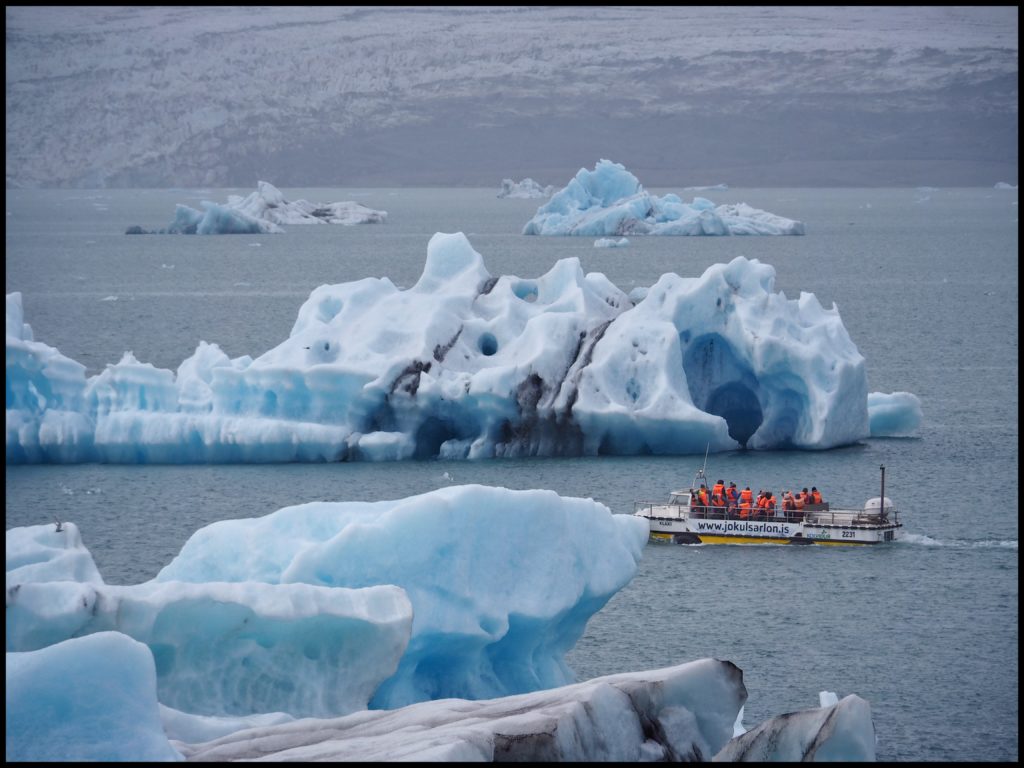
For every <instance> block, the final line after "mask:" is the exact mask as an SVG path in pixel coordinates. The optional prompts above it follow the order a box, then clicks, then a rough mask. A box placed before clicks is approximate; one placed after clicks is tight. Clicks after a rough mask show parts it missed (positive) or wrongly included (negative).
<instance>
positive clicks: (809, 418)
mask: <svg viewBox="0 0 1024 768" xmlns="http://www.w3.org/2000/svg"><path fill="white" fill-rule="evenodd" d="M774 280H775V271H774V269H772V267H770V266H769V265H767V264H761V263H759V262H758V261H756V260H748V259H745V258H743V257H738V258H736V259H734V260H733V261H732V262H730V263H729V264H716V265H713V266H711V267H710V268H708V269H707V271H706V272H705V273H704V274H703V275H702V276H701V277H689V278H686V277H680V276H679V275H676V274H666V275H663V276H662V277H661V279H660V280H658V282H657V283H655V284H654V285H653V286H651V287H650V288H648V289H640V290H636V291H634V292H633V293H632V294H631V295H626V294H625V293H623V292H622V291H621V290H619V289H618V288H616V287H615V286H614V285H613V284H612V283H611V282H610V281H609V280H608V279H607V278H606V277H605V276H604V275H603V274H600V273H590V274H584V272H583V270H582V268H581V266H580V263H579V261H578V260H577V259H575V258H572V259H564V260H562V261H559V262H558V263H557V264H555V266H554V267H553V268H552V269H551V270H550V271H549V272H548V273H547V274H545V275H543V276H541V277H539V278H519V277H514V276H503V277H492V276H491V275H490V274H489V273H488V272H487V270H486V269H485V268H484V265H483V260H482V258H481V256H480V254H478V253H477V252H476V251H475V250H473V248H472V247H471V245H470V244H469V242H468V240H467V239H466V238H465V237H464V236H463V235H462V234H461V233H458V234H453V235H444V234H436V235H435V236H434V237H433V238H432V239H431V241H430V244H429V246H428V248H427V260H426V266H425V268H424V271H423V274H422V276H421V277H420V279H419V281H418V282H417V283H416V284H415V285H414V286H413V287H412V288H409V289H406V290H401V289H399V288H397V287H396V286H395V285H394V284H393V283H392V282H391V281H390V280H388V279H387V278H382V279H371V278H367V279H364V280H358V281H355V282H351V283H343V284H340V285H322V286H320V287H319V288H317V289H316V290H314V291H313V292H312V294H311V295H310V297H309V299H307V300H306V302H305V303H304V304H303V305H302V307H301V308H300V309H299V313H298V317H297V319H296V321H295V325H294V327H293V329H292V331H291V335H290V337H289V338H288V339H287V340H285V341H284V342H282V343H281V344H279V345H278V346H277V347H275V348H273V349H271V350H269V351H267V352H265V353H264V354H262V355H261V356H259V357H257V358H256V359H255V360H254V359H252V358H250V357H248V356H243V357H240V358H235V359H230V358H228V356H227V355H226V354H224V352H222V351H221V350H220V348H219V347H217V346H216V345H215V344H208V343H206V342H201V343H200V344H199V346H198V348H197V349H196V351H195V353H194V354H193V355H192V356H191V357H189V358H188V359H187V360H185V361H184V362H183V363H181V365H180V366H178V369H177V371H176V372H175V371H171V370H167V369H160V368H155V367H154V366H152V365H150V364H148V363H143V362H140V361H138V360H137V359H135V357H134V356H133V355H132V354H131V353H130V352H128V353H125V355H124V357H123V358H122V360H121V361H120V362H118V363H116V364H108V365H107V367H106V370H104V371H103V372H101V373H99V374H97V375H95V376H92V377H89V378H87V377H86V376H85V368H84V366H82V365H80V364H79V363H77V362H75V361H74V360H71V359H69V358H67V357H65V356H63V355H62V354H60V352H59V351H58V350H56V349H54V348H53V347H50V346H48V345H46V344H44V343H41V342H38V341H35V340H34V339H33V337H32V330H31V328H30V327H29V326H28V325H27V324H26V323H25V322H24V317H23V312H22V306H21V295H20V294H18V293H12V294H8V296H7V375H6V389H7V410H6V423H7V439H6V455H7V462H8V463H26V462H27V463H35V462H86V461H100V462H113V463H146V462H159V463H188V462H282V461H344V460H397V459H408V458H431V457H443V458H449V459H462V458H470V459H478V458H491V457H516V456H580V455H586V456H593V455H605V454H618V455H635V454H703V453H704V451H705V450H706V449H708V448H710V450H711V451H724V450H732V449H735V448H737V447H740V446H746V447H747V448H750V449H758V450H773V449H792V448H796V449H812V450H817V449H827V448H832V447H834V446H840V445H846V444H851V443H854V442H857V441H859V440H861V439H864V438H867V437H869V436H870V435H871V425H870V422H869V417H870V410H871V404H872V401H871V400H869V397H868V395H869V393H868V389H867V376H866V372H865V366H864V359H863V357H862V356H861V355H860V353H859V352H858V351H857V348H856V346H855V345H854V343H853V342H852V341H851V339H850V337H849V335H848V334H847V332H846V329H845V328H844V327H843V323H842V320H841V319H840V317H839V312H838V310H837V309H836V308H835V307H833V308H832V309H825V308H823V307H822V306H821V305H820V304H819V303H818V300H817V299H816V298H815V297H814V295H813V294H809V293H801V295H800V297H799V298H797V299H787V298H786V297H785V296H784V295H783V294H781V293H778V292H776V291H775V290H774ZM876 402H877V404H878V407H879V408H884V409H885V411H886V415H885V417H884V418H879V419H878V424H879V425H880V427H886V428H891V427H894V426H901V427H907V426H908V425H911V424H913V423H914V419H913V418H911V419H907V418H903V417H901V413H903V414H905V413H906V412H908V411H912V412H915V413H916V412H917V411H918V410H919V404H918V403H917V398H916V397H914V396H913V395H911V394H909V393H900V395H899V398H893V397H891V396H882V397H880V398H879V399H877V400H876Z"/></svg>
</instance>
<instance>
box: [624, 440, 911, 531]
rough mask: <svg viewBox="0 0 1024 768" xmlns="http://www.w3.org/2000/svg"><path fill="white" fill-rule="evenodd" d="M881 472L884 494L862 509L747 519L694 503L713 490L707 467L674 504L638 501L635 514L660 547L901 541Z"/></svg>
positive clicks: (812, 508)
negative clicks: (699, 492) (702, 492)
mask: <svg viewBox="0 0 1024 768" xmlns="http://www.w3.org/2000/svg"><path fill="white" fill-rule="evenodd" d="M706 464H707V459H706V458H705V466H706ZM879 469H881V472H882V488H881V493H880V494H879V496H877V497H875V498H871V499H868V500H867V501H866V502H865V503H864V506H863V507H862V508H859V509H858V508H849V507H844V508H837V507H833V506H832V505H831V504H830V503H827V502H826V503H823V504H806V505H804V508H803V510H801V511H797V512H794V511H783V510H781V509H778V510H770V511H769V512H768V515H767V516H763V515H762V516H758V515H750V516H745V515H743V514H741V510H739V509H738V508H729V509H725V508H721V507H710V506H709V507H702V506H698V505H691V503H690V500H691V490H692V491H693V493H694V494H695V493H696V492H697V489H699V488H700V486H701V484H704V485H706V486H707V487H708V488H709V489H710V487H711V483H709V482H707V478H706V476H705V474H704V468H701V469H698V470H697V475H696V477H695V478H694V481H693V486H692V488H690V489H686V490H683V491H672V493H671V494H669V498H668V501H637V502H635V503H634V512H633V514H634V515H636V516H637V517H643V518H646V519H647V521H648V524H649V526H650V538H649V540H650V541H652V542H659V543H668V544H828V545H833V546H834V545H867V544H882V543H885V542H890V541H895V540H896V538H897V534H896V532H897V531H898V530H899V529H900V528H902V527H903V526H902V524H901V523H900V522H899V512H898V511H897V510H896V508H895V507H894V506H893V505H892V501H891V500H890V499H888V498H887V497H886V495H885V465H884V464H883V465H882V466H881V467H879ZM883 499H884V502H883Z"/></svg>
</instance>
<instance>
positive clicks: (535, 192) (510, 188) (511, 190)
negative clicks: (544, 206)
mask: <svg viewBox="0 0 1024 768" xmlns="http://www.w3.org/2000/svg"><path fill="white" fill-rule="evenodd" d="M554 193H555V187H554V185H548V186H546V187H542V186H541V185H540V184H538V183H537V182H536V181H534V180H533V179H531V178H525V179H523V180H522V181H513V180H512V179H502V180H501V191H500V192H499V193H498V197H520V198H531V197H551V195H553V194H554Z"/></svg>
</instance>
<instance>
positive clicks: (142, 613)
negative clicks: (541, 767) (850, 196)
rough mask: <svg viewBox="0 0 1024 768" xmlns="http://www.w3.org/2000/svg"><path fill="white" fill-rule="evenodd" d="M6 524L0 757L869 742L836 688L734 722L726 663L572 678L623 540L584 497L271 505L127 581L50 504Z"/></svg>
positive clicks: (436, 753) (846, 755)
mask: <svg viewBox="0 0 1024 768" xmlns="http://www.w3.org/2000/svg"><path fill="white" fill-rule="evenodd" d="M540 530H543V531H545V532H547V533H548V534H549V535H545V536H537V532H538V531H540ZM6 539H7V548H6V550H7V576H6V581H7V620H6V623H7V656H6V662H7V663H6V720H7V729H6V742H5V743H6V747H5V748H6V757H7V760H8V761H12V760H17V761H21V760H32V761H35V760H114V761H132V760H146V761H178V760H181V759H183V758H184V759H189V760H193V761H195V760H202V761H205V760H225V759H229V760H250V759H264V760H275V761H277V760H345V761H351V760H499V759H504V760H545V761H563V760H564V761H569V760H573V761H576V760H602V761H603V760H620V761H621V760H632V761H636V760H641V761H651V760H658V761H663V760H685V761H693V760H701V761H706V760H710V759H712V758H714V759H716V760H723V759H724V760H733V759H736V760H742V759H751V756H754V757H755V758H756V759H785V760H788V759H794V758H793V757H792V755H793V754H795V752H794V750H796V749H798V748H800V747H804V752H803V757H804V758H805V759H811V760H823V759H840V760H843V759H845V760H862V759H874V753H873V744H874V728H873V724H872V721H871V716H870V709H869V707H868V705H867V702H864V701H862V700H860V699H859V698H857V697H849V696H848V697H847V698H846V699H843V700H842V701H838V700H835V701H829V702H826V700H825V698H824V696H823V697H822V707H820V708H817V709H813V710H808V711H807V712H803V713H792V714H789V715H784V716H781V717H780V718H772V719H770V720H768V721H766V722H765V723H763V724H761V725H760V726H758V727H757V728H755V729H753V730H751V731H749V732H747V731H745V730H744V729H743V728H742V726H741V721H742V712H743V707H744V704H745V702H746V700H747V691H746V688H745V686H744V684H743V673H742V671H741V670H739V669H738V668H737V667H736V666H735V665H734V664H732V663H731V662H729V661H723V660H717V659H700V660H696V661H691V662H686V663H682V664H677V665H675V666H669V667H665V668H663V669H657V670H651V671H638V672H623V673H619V674H614V675H609V676H605V677H600V678H596V679H594V680H589V681H585V682H577V681H576V680H575V679H574V676H573V674H572V672H571V670H569V669H568V667H567V666H566V665H565V661H564V656H565V653H566V652H567V651H568V650H569V649H571V648H572V647H573V646H574V644H575V643H576V641H577V640H578V638H579V637H580V636H581V635H582V633H583V630H584V627H585V625H586V623H587V621H588V620H589V618H590V617H591V616H592V615H593V614H594V613H595V612H596V611H598V610H600V609H601V608H602V607H603V606H604V605H605V604H606V603H607V601H608V600H609V599H610V598H611V597H612V596H613V595H614V594H615V593H617V592H618V591H619V590H620V589H622V587H624V586H625V585H626V584H627V583H629V581H630V580H631V579H632V578H633V576H634V575H635V574H636V572H637V568H638V564H639V559H640V556H641V554H642V552H643V549H644V545H645V542H646V539H647V527H646V525H644V523H643V521H640V520H638V519H636V518H634V517H633V516H632V515H613V514H611V512H610V511H609V510H608V508H607V507H605V506H604V505H602V504H600V503H598V502H595V501H593V500H591V499H581V498H567V497H561V496H558V495H557V494H555V493H554V492H552V491H545V490H530V491H512V490H508V489H504V488H494V487H488V486H451V487H448V488H444V489H441V490H438V491H434V492H431V493H427V494H422V495H420V496H414V497H410V498H407V499H399V500H395V501H386V502H315V503H309V504H301V505H297V506H293V507H285V508H283V509H279V510H277V511H276V512H274V513H272V514H270V515H267V516H265V517H261V518H250V519H236V520H224V521H220V522H217V523H213V524H211V525H208V526H206V527H205V528H202V529H200V530H199V531H196V532H195V533H194V534H193V536H192V537H191V538H190V539H189V540H188V541H187V542H186V544H185V545H184V547H183V548H182V550H181V551H180V552H179V554H178V555H177V557H175V558H174V560H172V561H171V563H170V564H169V565H168V566H166V567H165V568H164V569H163V570H162V571H161V572H160V573H159V574H158V575H157V577H156V578H154V579H152V580H151V581H149V582H145V583H142V584H137V585H131V586H111V585H107V584H105V583H104V581H103V579H102V578H101V576H100V574H99V572H98V570H97V569H96V568H95V565H94V564H93V562H92V558H91V555H90V554H89V552H88V550H87V549H86V548H85V547H84V545H83V543H82V537H81V534H80V531H79V529H78V527H77V526H76V525H75V524H74V523H71V522H65V523H61V524H59V525H58V526H57V527H56V528H55V527H54V526H53V525H45V526H31V527H26V528H14V529H10V530H8V531H7V534H6ZM809 744H813V745H814V749H812V750H807V749H806V745H809Z"/></svg>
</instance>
